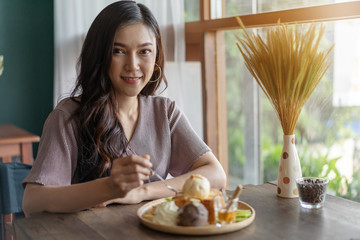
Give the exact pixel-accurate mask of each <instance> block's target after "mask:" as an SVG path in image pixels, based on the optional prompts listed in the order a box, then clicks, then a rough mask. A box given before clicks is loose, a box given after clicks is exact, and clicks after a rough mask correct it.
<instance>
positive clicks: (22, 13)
mask: <svg viewBox="0 0 360 240" xmlns="http://www.w3.org/2000/svg"><path fill="white" fill-rule="evenodd" d="M53 15H54V14H53V1H52V0H31V1H29V0H0V55H3V56H4V72H3V75H2V76H1V77H0V124H6V123H11V124H14V125H17V126H18V127H21V128H23V129H25V130H27V131H29V132H32V133H34V134H36V135H39V136H40V135H41V132H42V127H43V124H44V121H45V119H46V117H47V115H48V114H49V113H50V111H51V110H52V107H53V75H54V70H53V68H54V67H53V66H54V60H53V59H54V43H53V42H54V37H53V36H54V29H53V28H54V27H53V26H54V20H53ZM37 145H38V144H34V155H36V152H37Z"/></svg>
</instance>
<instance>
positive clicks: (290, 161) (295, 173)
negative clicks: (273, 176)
mask: <svg viewBox="0 0 360 240" xmlns="http://www.w3.org/2000/svg"><path fill="white" fill-rule="evenodd" d="M301 176H302V173H301V166H300V159H299V156H298V153H297V150H296V146H295V135H284V143H283V149H282V152H281V159H280V164H279V174H278V181H277V195H278V196H279V197H283V198H297V197H299V193H298V190H297V187H296V182H295V180H296V179H297V178H299V177H301Z"/></svg>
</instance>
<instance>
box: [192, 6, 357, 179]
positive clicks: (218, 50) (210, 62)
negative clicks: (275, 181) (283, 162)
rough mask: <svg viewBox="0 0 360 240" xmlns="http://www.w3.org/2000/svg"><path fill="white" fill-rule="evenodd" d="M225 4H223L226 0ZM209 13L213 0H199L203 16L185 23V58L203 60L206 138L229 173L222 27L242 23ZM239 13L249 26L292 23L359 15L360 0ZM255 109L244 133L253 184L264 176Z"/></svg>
mask: <svg viewBox="0 0 360 240" xmlns="http://www.w3.org/2000/svg"><path fill="white" fill-rule="evenodd" d="M222 4H223V6H224V4H225V1H224V0H223V1H222ZM223 9H224V8H223ZM210 16H211V0H200V20H199V21H195V22H187V23H185V41H186V61H200V62H201V72H202V99H203V127H204V141H205V142H206V143H207V144H208V145H209V147H210V148H211V149H212V151H213V153H214V154H215V156H216V157H217V158H218V159H219V161H220V163H221V164H222V166H223V167H224V169H225V172H226V174H228V140H227V139H228V138H227V137H228V136H227V110H226V75H225V64H226V63H225V46H224V43H225V41H224V32H223V31H224V30H233V29H239V28H240V27H239V24H238V22H237V20H236V17H227V18H219V19H210ZM239 17H241V20H242V21H243V23H244V25H245V27H247V28H257V27H268V26H273V25H275V24H276V23H277V21H278V19H281V22H282V23H289V24H291V23H310V22H325V21H338V20H345V19H355V18H360V1H353V2H345V3H333V4H326V5H319V6H312V7H303V8H294V9H287V10H280V11H272V12H264V13H256V14H248V15H239ZM254 83H255V81H254ZM257 91H258V90H256V87H255V86H254V88H253V93H252V94H253V95H252V98H254V97H256V94H258V93H257ZM256 104H258V103H256V101H255V102H254V103H253V105H252V106H253V107H256V106H257V105H256ZM256 111H257V110H256V109H254V111H253V112H252V113H251V116H252V117H253V118H254V119H253V120H254V126H253V129H252V130H251V131H253V133H245V134H246V136H254V138H253V139H251V140H250V141H249V146H246V147H245V149H250V151H249V152H248V154H246V158H247V159H248V158H249V159H254V160H255V161H252V162H253V163H252V165H251V166H245V169H246V171H245V172H248V171H252V172H250V174H249V175H250V176H251V177H248V179H246V183H254V184H257V183H259V182H260V180H261V175H260V172H261V171H260V168H261V166H260V156H259V154H258V153H259V150H260V144H259V141H260V135H259V134H260V131H259V122H260V119H259V116H258V114H257V113H256ZM245 178H246V176H245Z"/></svg>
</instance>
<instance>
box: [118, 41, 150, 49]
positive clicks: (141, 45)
mask: <svg viewBox="0 0 360 240" xmlns="http://www.w3.org/2000/svg"><path fill="white" fill-rule="evenodd" d="M152 45H153V44H152V43H151V42H146V43H142V44H140V45H139V46H138V47H146V46H152ZM114 46H118V47H124V48H126V47H127V46H126V44H123V43H119V42H115V43H114Z"/></svg>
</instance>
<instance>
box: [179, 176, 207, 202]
mask: <svg viewBox="0 0 360 240" xmlns="http://www.w3.org/2000/svg"><path fill="white" fill-rule="evenodd" d="M182 192H183V193H184V196H186V197H190V198H206V197H207V196H208V195H209V193H210V182H209V180H208V179H207V178H206V177H204V176H201V175H199V174H193V175H191V177H190V178H188V179H187V180H186V181H185V183H184V185H183V189H182Z"/></svg>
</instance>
